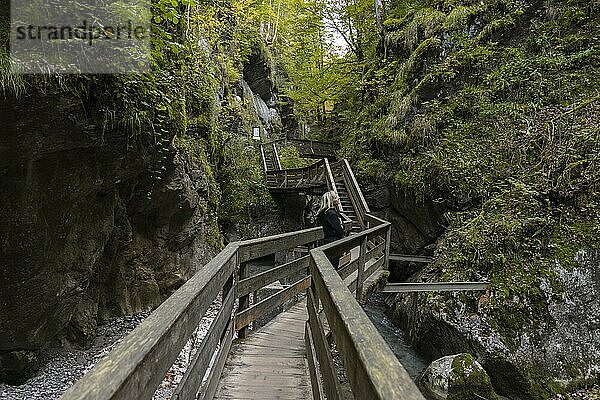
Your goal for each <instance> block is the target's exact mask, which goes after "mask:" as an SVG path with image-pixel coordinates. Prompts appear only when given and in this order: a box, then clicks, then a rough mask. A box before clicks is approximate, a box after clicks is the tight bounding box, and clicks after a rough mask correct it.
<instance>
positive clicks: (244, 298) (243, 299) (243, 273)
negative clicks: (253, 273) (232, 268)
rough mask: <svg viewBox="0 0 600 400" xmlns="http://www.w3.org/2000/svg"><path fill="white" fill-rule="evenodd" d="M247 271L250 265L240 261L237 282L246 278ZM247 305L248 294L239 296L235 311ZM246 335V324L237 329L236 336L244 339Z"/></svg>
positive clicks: (242, 309) (248, 300) (248, 301)
mask: <svg viewBox="0 0 600 400" xmlns="http://www.w3.org/2000/svg"><path fill="white" fill-rule="evenodd" d="M249 272H250V266H249V265H248V263H247V262H243V263H241V264H240V270H239V272H238V282H239V281H241V280H242V279H245V278H248V275H249ZM248 307H250V294H247V295H245V296H242V297H240V302H239V305H238V311H237V313H238V314H239V313H240V312H241V311H244V310H245V309H247V308H248ZM246 336H248V327H247V326H245V327H243V328H242V329H240V330H239V331H238V338H240V339H246Z"/></svg>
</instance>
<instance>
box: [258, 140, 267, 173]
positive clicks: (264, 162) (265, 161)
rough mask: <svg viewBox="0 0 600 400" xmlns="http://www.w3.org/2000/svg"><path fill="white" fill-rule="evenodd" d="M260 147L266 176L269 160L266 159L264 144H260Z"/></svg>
mask: <svg viewBox="0 0 600 400" xmlns="http://www.w3.org/2000/svg"><path fill="white" fill-rule="evenodd" d="M259 147H260V156H261V158H262V165H263V171H264V172H265V174H266V173H267V171H268V170H269V169H268V168H267V159H266V157H265V149H264V147H263V145H262V143H261V144H260V146H259Z"/></svg>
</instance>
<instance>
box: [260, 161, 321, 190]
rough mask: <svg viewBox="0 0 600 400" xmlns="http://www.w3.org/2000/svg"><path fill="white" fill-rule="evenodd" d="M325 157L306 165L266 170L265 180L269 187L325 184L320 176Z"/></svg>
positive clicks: (299, 186) (300, 186) (298, 186)
mask: <svg viewBox="0 0 600 400" xmlns="http://www.w3.org/2000/svg"><path fill="white" fill-rule="evenodd" d="M325 162H326V159H322V160H320V161H318V162H316V163H314V164H311V165H310V166H308V167H304V168H293V169H283V170H280V171H267V172H266V176H267V181H268V182H269V188H271V189H273V188H282V189H291V188H300V189H302V188H306V187H310V186H319V184H323V185H324V184H325V182H324V180H323V179H322V178H321V175H322V174H323V171H324V168H323V166H324V165H325Z"/></svg>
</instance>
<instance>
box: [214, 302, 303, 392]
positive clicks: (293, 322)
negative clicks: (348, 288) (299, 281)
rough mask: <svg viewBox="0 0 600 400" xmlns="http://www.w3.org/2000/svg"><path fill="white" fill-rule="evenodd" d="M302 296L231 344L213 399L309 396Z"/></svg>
mask: <svg viewBox="0 0 600 400" xmlns="http://www.w3.org/2000/svg"><path fill="white" fill-rule="evenodd" d="M307 319H308V314H307V310H306V300H303V301H300V302H298V303H297V304H295V305H294V306H292V307H291V308H290V309H289V310H288V311H285V312H283V313H281V314H279V315H278V316H277V317H275V318H274V319H273V320H272V321H270V322H269V323H268V324H267V325H265V326H264V327H262V328H261V329H260V330H258V331H257V332H252V333H250V335H249V336H248V338H247V339H245V340H241V341H239V342H238V343H236V344H234V345H233V346H232V349H231V353H230V354H229V358H228V359H227V363H226V365H225V369H224V370H223V374H222V376H221V381H220V383H219V387H218V389H217V393H216V395H215V399H235V400H238V399H239V400H242V399H260V400H265V399H294V400H296V399H298V400H300V399H311V398H312V394H311V385H310V376H309V374H308V368H307V364H306V357H305V354H306V350H305V348H304V324H305V322H306V320H307Z"/></svg>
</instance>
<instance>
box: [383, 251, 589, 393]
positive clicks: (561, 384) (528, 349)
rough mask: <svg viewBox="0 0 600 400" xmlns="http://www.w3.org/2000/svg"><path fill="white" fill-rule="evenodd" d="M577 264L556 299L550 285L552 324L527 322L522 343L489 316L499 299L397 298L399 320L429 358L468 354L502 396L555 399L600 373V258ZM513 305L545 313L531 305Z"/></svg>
mask: <svg viewBox="0 0 600 400" xmlns="http://www.w3.org/2000/svg"><path fill="white" fill-rule="evenodd" d="M575 261H576V266H575V267H573V268H567V267H564V266H562V265H560V264H559V263H557V264H556V267H555V270H554V272H555V273H556V275H557V276H558V279H559V286H560V287H561V290H560V291H559V293H555V289H554V288H555V287H556V283H554V284H551V283H550V282H546V284H545V285H544V286H543V290H544V297H545V302H544V304H543V305H542V306H541V307H543V308H544V309H547V310H548V313H549V315H548V317H547V322H546V323H545V324H543V325H540V326H537V327H532V326H530V325H529V324H527V323H525V322H523V323H522V325H519V326H518V327H517V329H518V330H519V337H520V339H519V340H518V341H517V342H513V341H512V340H509V339H508V338H507V337H505V336H504V334H503V333H504V332H505V331H506V327H505V326H503V327H498V326H495V325H494V318H493V317H492V316H490V315H488V313H487V310H486V303H487V302H489V301H490V296H493V293H474V294H459V293H454V294H452V295H447V296H440V295H434V294H431V295H424V294H411V295H397V296H396V297H395V299H394V300H393V306H392V310H393V316H394V319H395V321H396V322H397V323H398V324H399V325H400V326H403V327H404V328H405V330H406V331H407V332H409V336H410V338H411V340H412V342H413V343H414V344H415V345H416V346H417V347H418V348H419V349H420V350H421V351H422V352H424V353H425V354H427V355H428V356H429V357H431V358H437V357H442V356H445V355H448V354H453V353H455V352H457V351H459V350H460V351H469V352H471V353H472V354H473V355H475V356H476V357H477V359H478V360H479V362H480V363H481V364H482V365H483V367H484V368H485V369H486V371H487V372H488V374H489V375H490V377H491V379H492V383H493V385H494V387H495V388H496V390H497V391H498V392H499V393H500V394H503V395H506V396H509V397H510V398H511V399H532V400H533V399H540V398H548V397H549V396H550V394H551V391H552V390H554V391H561V390H565V389H569V388H573V387H576V386H578V385H582V384H584V383H586V382H593V381H594V380H595V379H597V376H598V374H599V372H600V362H599V360H600V345H599V343H600V324H599V323H598V321H600V300H599V294H600V274H599V273H598V271H599V270H600V269H599V268H600V253H599V252H597V251H587V250H581V251H579V252H577V255H576V257H575ZM426 273H427V271H424V272H423V273H421V274H418V275H417V276H415V277H413V280H415V281H419V280H420V279H421V276H422V275H425V274H426ZM512 301H513V302H516V303H520V304H522V306H523V307H525V308H528V309H529V310H530V312H532V313H534V312H540V306H539V305H535V304H532V303H531V302H530V301H531V300H530V299H527V298H514V299H513V300H512ZM473 305H475V306H474V307H473ZM473 308H475V309H476V310H477V311H475V312H474V311H473ZM536 310H537V311H536ZM541 377H544V378H543V379H540V378H541Z"/></svg>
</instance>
